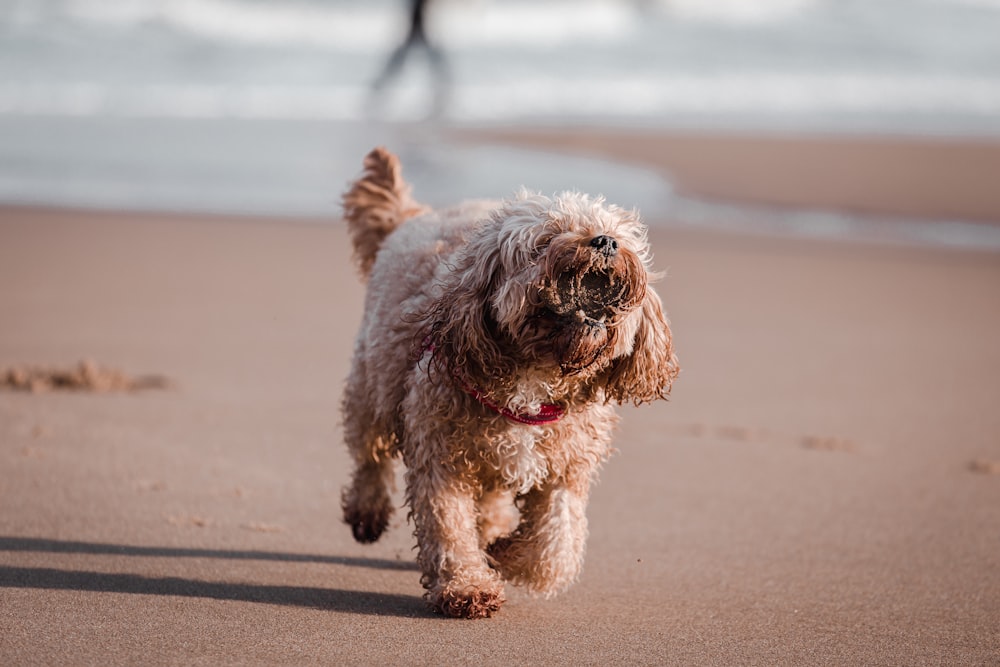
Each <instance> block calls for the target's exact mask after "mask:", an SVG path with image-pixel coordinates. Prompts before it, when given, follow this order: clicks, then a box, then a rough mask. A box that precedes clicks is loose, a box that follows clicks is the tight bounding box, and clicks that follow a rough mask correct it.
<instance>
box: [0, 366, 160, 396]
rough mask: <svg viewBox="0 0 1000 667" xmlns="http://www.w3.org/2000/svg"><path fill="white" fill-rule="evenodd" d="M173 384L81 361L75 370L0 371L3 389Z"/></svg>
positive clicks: (134, 388)
mask: <svg viewBox="0 0 1000 667" xmlns="http://www.w3.org/2000/svg"><path fill="white" fill-rule="evenodd" d="M169 386H170V382H169V381H168V380H167V379H166V378H165V377H162V376H158V375H145V376H140V377H135V378H133V377H129V376H128V375H126V374H125V373H123V372H122V371H119V370H116V369H114V368H101V367H100V366H98V365H97V364H96V363H94V362H93V361H89V360H84V361H81V362H80V363H79V364H77V366H76V367H75V368H70V369H60V368H51V367H44V366H15V367H12V368H8V369H4V370H2V371H0V389H13V390H17V391H30V392H32V393H41V392H45V391H56V390H64V391H90V392H96V393H108V392H114V391H139V390H142V389H166V388H167V387H169Z"/></svg>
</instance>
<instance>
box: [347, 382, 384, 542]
mask: <svg viewBox="0 0 1000 667" xmlns="http://www.w3.org/2000/svg"><path fill="white" fill-rule="evenodd" d="M360 365H361V364H357V365H356V367H355V368H353V369H352V372H351V377H350V378H349V379H348V384H347V390H346V392H345V394H344V402H343V415H344V440H345V441H346V442H347V449H348V451H349V452H350V454H351V457H352V458H353V459H354V471H353V473H352V476H351V483H350V484H349V485H348V486H347V487H346V488H345V489H344V492H343V495H342V497H341V506H342V509H343V510H344V521H345V522H347V523H348V524H350V526H351V531H352V533H353V534H354V539H356V540H357V541H358V542H362V543H367V542H374V541H376V540H377V539H378V538H379V537H381V535H382V533H383V532H384V531H385V529H386V527H387V526H388V525H389V518H390V517H391V516H392V511H393V506H392V499H391V498H390V496H389V493H390V491H391V489H392V487H393V484H394V481H393V462H392V450H391V445H392V442H391V436H389V435H387V434H383V433H380V432H379V430H378V429H377V427H376V421H375V417H374V415H373V414H372V411H371V410H370V409H369V408H368V406H369V405H370V404H371V402H370V401H369V400H368V397H367V396H366V392H365V391H364V382H363V379H362V378H363V373H362V372H361V371H362V370H363V369H361V368H358V367H357V366H360Z"/></svg>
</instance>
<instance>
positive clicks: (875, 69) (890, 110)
mask: <svg viewBox="0 0 1000 667" xmlns="http://www.w3.org/2000/svg"><path fill="white" fill-rule="evenodd" d="M405 10H406V8H405V2H403V1H402V0H354V1H349V0H340V1H337V0H113V1H112V0H0V30H2V39H0V54H2V57H0V113H21V114H52V115H75V116H95V115H117V116H125V117H168V118H192V117H194V118H232V117H237V118H256V119H298V120H302V119H310V120H337V121H359V120H363V119H365V118H367V117H369V115H370V113H371V111H372V110H371V108H370V106H369V105H368V101H369V100H368V96H369V85H370V83H371V81H372V80H373V79H374V77H375V76H376V75H377V73H378V72H379V70H380V68H381V67H382V65H383V63H384V61H385V59H386V57H387V54H388V52H389V50H390V49H391V48H392V47H393V46H394V45H395V44H397V43H398V42H399V41H400V40H401V38H402V36H403V34H404V33H405V27H406V22H405V19H406V11H405ZM428 11H429V15H428V16H429V18H428V23H429V27H428V32H429V34H430V36H431V38H432V40H433V41H434V43H435V44H437V45H439V47H440V48H441V49H442V51H443V52H444V53H445V55H446V58H447V63H448V68H449V80H450V83H451V86H450V90H449V104H448V106H447V111H446V113H447V117H448V118H449V119H451V120H453V121H457V122H480V123H482V122H487V123H493V122H508V123H510V122H528V121H537V120H539V119H549V120H551V119H553V118H555V119H559V120H565V121H567V122H573V121H592V120H595V119H599V120H602V121H605V122H620V123H636V122H638V123H644V124H654V125H658V124H681V125H703V124H708V125H716V124H722V125H731V126H736V127H742V126H745V125H747V124H754V125H761V124H762V125H765V126H778V127H785V126H791V127H807V128H813V127H815V128H834V129H853V130H865V129H868V130H874V131H880V130H885V129H889V130H893V131H911V132H958V133H963V132H976V133H982V132H991V133H996V132H1000V0H661V1H660V2H656V1H654V0H649V1H646V2H641V1H628V0H616V1H613V0H437V1H436V2H432V3H431V5H430V9H429V10H428ZM424 65H425V63H421V62H420V59H419V58H413V62H411V63H410V65H409V67H408V69H407V71H405V72H404V76H403V77H401V78H400V80H399V82H398V83H399V85H398V86H396V87H395V88H394V90H393V91H392V93H393V94H392V95H391V96H390V97H391V98H392V99H389V100H386V101H385V104H384V105H383V106H382V108H380V109H379V111H380V112H381V113H382V114H383V116H384V117H385V118H387V119H389V120H410V121H412V120H419V119H420V118H421V117H423V116H424V115H426V113H427V112H428V107H429V101H430V100H429V92H430V90H431V89H432V88H433V83H432V82H431V81H430V80H429V79H430V75H429V72H428V69H429V68H427V67H426V66H424Z"/></svg>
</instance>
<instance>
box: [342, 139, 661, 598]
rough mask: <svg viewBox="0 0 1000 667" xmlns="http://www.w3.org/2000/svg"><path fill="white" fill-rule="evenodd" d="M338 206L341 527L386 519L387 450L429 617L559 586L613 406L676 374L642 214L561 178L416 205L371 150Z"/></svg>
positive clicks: (575, 556) (363, 530)
mask: <svg viewBox="0 0 1000 667" xmlns="http://www.w3.org/2000/svg"><path fill="white" fill-rule="evenodd" d="M343 207H344V217H345V219H346V221H347V225H348V230H349V234H350V237H351V240H352V243H353V259H354V262H355V263H356V265H357V268H358V270H359V272H360V274H361V277H362V279H363V280H366V281H367V284H368V285H367V292H366V296H365V305H364V316H363V321H362V323H361V328H360V330H359V332H358V336H357V339H356V341H355V345H354V356H353V361H352V365H351V370H350V374H349V376H348V379H347V385H346V389H345V392H344V398H343V405H342V408H343V426H344V438H345V440H346V443H347V447H348V450H349V452H350V454H351V456H352V458H353V465H354V469H353V473H352V478H351V481H350V484H349V485H348V486H347V487H346V488H345V489H344V492H343V496H342V509H343V512H344V520H345V521H346V523H348V524H349V525H350V526H351V529H352V532H353V535H354V538H355V539H356V540H357V541H359V542H362V543H370V542H374V541H376V540H378V538H379V537H380V536H381V535H382V533H383V531H385V529H386V527H387V526H388V524H389V519H390V516H391V515H392V513H393V504H392V501H391V499H390V492H391V491H392V489H393V488H394V472H393V460H394V459H395V458H397V457H401V458H402V460H403V463H404V464H405V467H406V474H405V479H406V494H405V498H406V504H407V505H408V507H409V517H410V518H411V519H412V521H413V523H414V525H415V535H416V538H417V543H418V555H417V562H418V564H419V566H420V569H421V571H422V576H421V583H422V584H423V587H424V588H425V589H426V593H425V595H424V597H425V599H426V600H427V602H428V603H429V605H430V607H431V608H432V609H433V610H434V611H435V612H438V613H440V614H443V615H445V616H450V617H458V618H482V617H488V616H491V615H492V614H494V613H495V612H496V611H497V610H498V609H500V607H501V605H502V604H503V603H504V601H505V599H506V598H505V594H504V582H511V583H512V584H515V585H523V586H524V587H526V588H527V589H528V590H529V591H530V592H532V593H535V594H540V595H544V596H546V597H549V596H551V595H554V594H556V593H558V592H560V591H563V590H564V589H566V588H567V587H568V586H569V585H570V584H572V583H573V582H574V581H575V580H576V579H577V577H578V575H579V574H580V570H581V566H582V564H583V554H584V545H585V541H586V538H587V518H586V506H587V499H588V495H589V489H590V486H591V483H592V482H593V481H594V480H595V477H596V474H597V471H598V468H599V467H600V466H601V464H602V463H603V462H604V461H605V460H606V459H607V458H608V457H609V455H610V453H611V452H612V448H611V438H612V431H613V430H614V428H615V425H616V424H617V422H618V417H617V415H616V413H615V410H614V407H613V404H616V403H617V404H622V403H628V402H631V403H635V404H637V405H638V404H641V403H646V402H650V401H653V400H655V399H660V398H666V397H667V396H668V394H669V392H670V388H671V385H672V383H673V382H674V380H675V378H676V377H677V374H678V372H679V367H678V364H677V360H676V357H675V355H674V350H673V343H672V335H671V331H670V326H669V324H668V321H667V318H666V316H665V315H664V310H663V306H662V302H661V300H660V298H659V296H658V295H657V293H656V292H655V291H654V290H653V287H652V285H651V284H650V283H651V281H652V280H653V279H654V278H656V277H658V276H656V275H655V274H653V273H652V272H651V268H650V266H651V261H652V257H651V254H650V248H649V245H648V243H647V240H646V228H645V226H644V225H643V224H642V223H641V221H640V219H639V217H638V214H637V213H636V212H635V211H626V210H623V209H621V208H618V207H615V206H610V205H606V204H605V202H604V200H603V199H601V198H592V197H590V196H587V195H584V194H580V193H574V192H566V193H562V194H559V195H556V196H554V197H547V196H543V195H541V194H537V193H532V192H529V191H527V190H523V189H522V190H521V191H519V192H517V193H516V194H515V195H514V196H512V197H511V198H509V199H507V200H505V201H499V202H494V201H472V202H468V203H464V204H460V205H457V206H455V207H452V208H446V209H442V210H437V211H435V210H431V209H430V208H428V207H427V206H424V205H422V204H420V203H418V202H417V201H415V200H414V199H413V198H412V195H411V188H410V186H409V185H408V184H407V183H406V182H405V181H404V180H403V177H402V171H401V166H400V163H399V160H398V158H397V157H396V156H395V155H393V154H392V153H390V152H389V151H387V150H385V149H384V148H376V149H374V150H373V151H371V153H369V154H368V155H367V157H365V159H364V171H363V173H362V174H361V176H360V177H359V179H358V180H357V181H355V182H354V183H353V184H352V185H351V186H350V188H349V190H348V191H347V193H346V194H345V195H344V198H343Z"/></svg>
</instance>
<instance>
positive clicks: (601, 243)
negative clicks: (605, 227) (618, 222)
mask: <svg viewBox="0 0 1000 667" xmlns="http://www.w3.org/2000/svg"><path fill="white" fill-rule="evenodd" d="M590 245H591V246H593V247H594V248H597V249H598V250H600V251H601V252H602V253H604V254H605V255H607V256H608V257H610V256H611V255H613V254H615V253H616V252H618V241H616V240H614V239H613V238H612V237H610V236H608V235H606V234H601V235H600V236H595V237H594V238H592V239H590Z"/></svg>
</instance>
